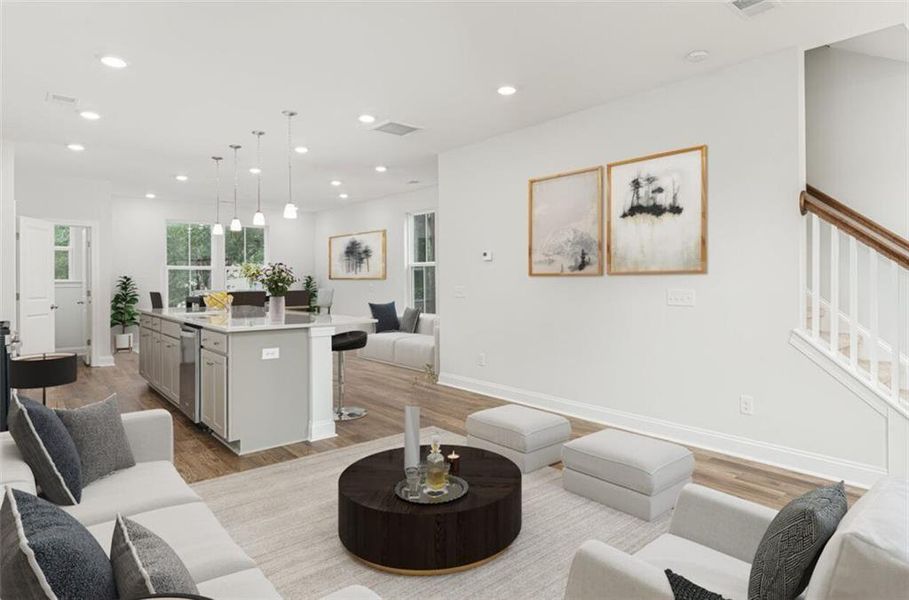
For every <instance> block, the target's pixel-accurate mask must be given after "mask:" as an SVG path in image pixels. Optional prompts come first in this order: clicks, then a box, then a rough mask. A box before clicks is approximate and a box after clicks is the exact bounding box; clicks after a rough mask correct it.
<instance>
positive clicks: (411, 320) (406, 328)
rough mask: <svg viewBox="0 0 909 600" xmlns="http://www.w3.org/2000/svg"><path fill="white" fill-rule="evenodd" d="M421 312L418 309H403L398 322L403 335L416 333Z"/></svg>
mask: <svg viewBox="0 0 909 600" xmlns="http://www.w3.org/2000/svg"><path fill="white" fill-rule="evenodd" d="M421 312H423V311H421V310H420V309H419V308H411V307H409V306H408V307H407V308H405V309H404V315H403V316H402V317H401V320H400V321H399V325H400V327H401V331H403V332H405V333H416V332H417V325H418V324H419V322H420V313H421Z"/></svg>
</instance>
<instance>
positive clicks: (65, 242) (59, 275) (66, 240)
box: [54, 225, 73, 281]
mask: <svg viewBox="0 0 909 600" xmlns="http://www.w3.org/2000/svg"><path fill="white" fill-rule="evenodd" d="M72 237H73V236H72V232H71V231H70V228H69V227H68V226H66V225H54V279H56V280H57V281H70V280H71V279H72V278H73V276H72V275H73V272H72V266H73V246H72Z"/></svg>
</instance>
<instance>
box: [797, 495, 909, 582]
mask: <svg viewBox="0 0 909 600" xmlns="http://www.w3.org/2000/svg"><path fill="white" fill-rule="evenodd" d="M896 515H903V516H904V518H902V519H900V518H896ZM906 515H909V480H906V479H899V478H896V477H888V478H885V479H882V480H881V481H879V482H877V483H876V484H875V485H874V487H872V488H871V489H870V490H869V491H868V492H866V493H865V494H864V495H863V496H862V497H861V498H859V499H858V501H856V503H855V504H854V505H853V506H852V508H850V509H849V511H848V512H847V513H846V516H845V517H843V520H842V521H840V524H839V526H838V527H837V529H836V533H834V534H833V537H831V538H830V540H829V541H828V542H827V545H826V546H825V547H824V551H823V552H822V553H821V556H820V558H819V559H818V561H817V565H816V566H815V568H814V573H813V574H812V576H811V582H810V583H809V584H808V589H807V590H806V594H805V595H806V597H807V598H808V600H833V599H835V598H899V597H900V596H901V595H902V596H905V594H906V593H907V590H909V518H905V517H906Z"/></svg>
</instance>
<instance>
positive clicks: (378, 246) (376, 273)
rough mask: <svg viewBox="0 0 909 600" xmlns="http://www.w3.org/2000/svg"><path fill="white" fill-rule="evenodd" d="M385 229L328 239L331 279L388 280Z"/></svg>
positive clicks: (329, 274) (329, 276)
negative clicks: (386, 276) (386, 277)
mask: <svg viewBox="0 0 909 600" xmlns="http://www.w3.org/2000/svg"><path fill="white" fill-rule="evenodd" d="M385 262H386V259H385V230H384V229H382V230H379V231H364V232H361V233H349V234H345V235H335V236H332V237H330V238H328V278H329V279H385Z"/></svg>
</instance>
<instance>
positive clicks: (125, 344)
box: [114, 333, 133, 350]
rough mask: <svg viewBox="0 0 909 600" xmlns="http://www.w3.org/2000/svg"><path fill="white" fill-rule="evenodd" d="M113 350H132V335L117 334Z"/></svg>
mask: <svg viewBox="0 0 909 600" xmlns="http://www.w3.org/2000/svg"><path fill="white" fill-rule="evenodd" d="M114 344H115V350H132V348H133V334H131V333H118V334H117V335H116V339H115V341H114Z"/></svg>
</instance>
